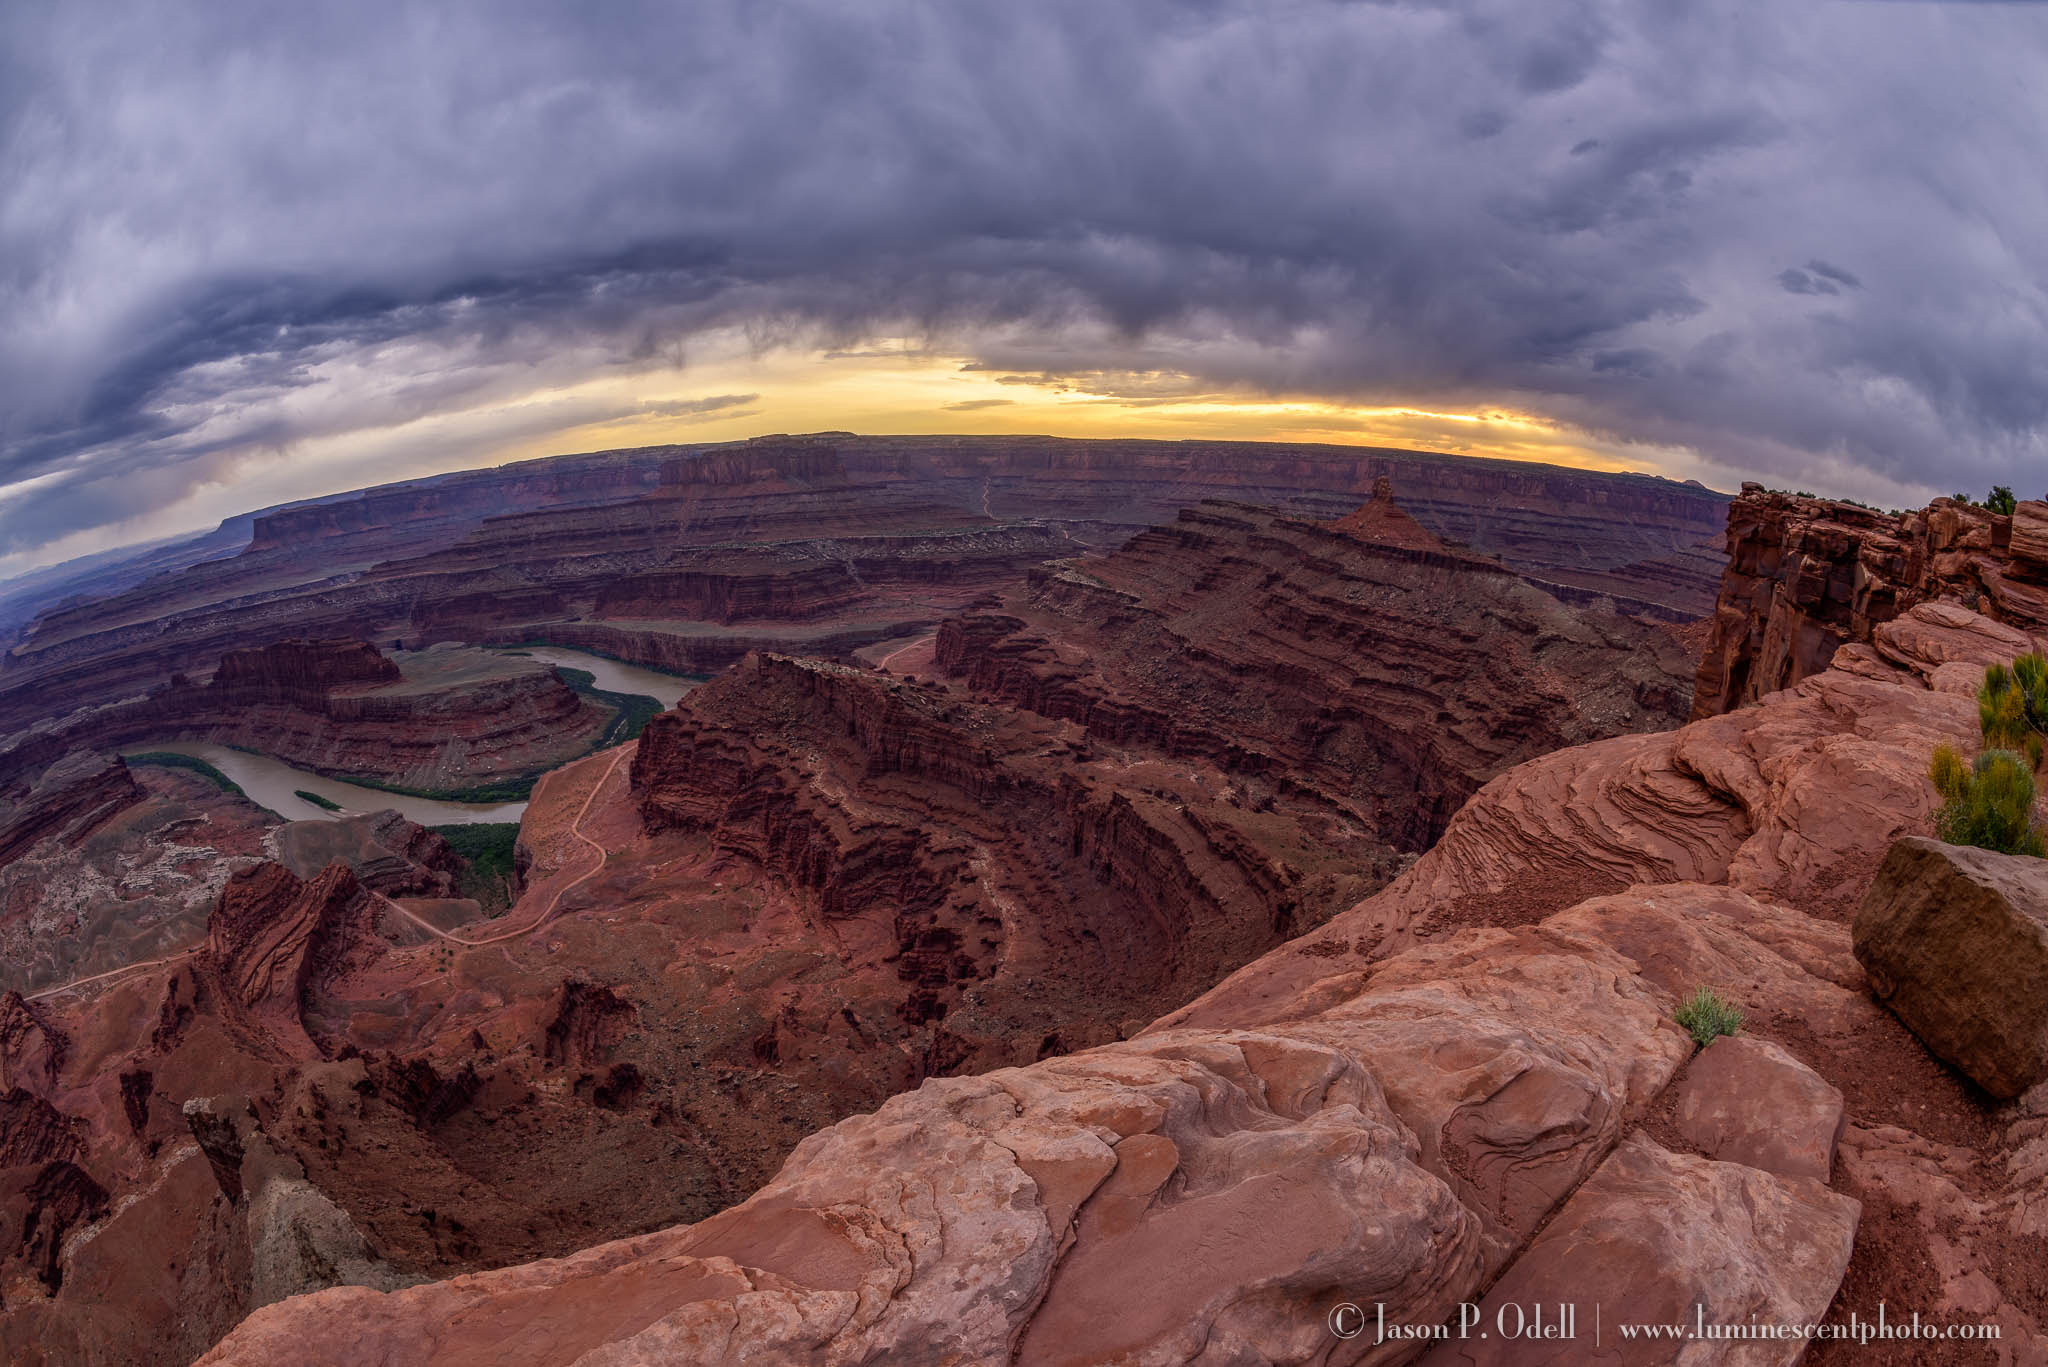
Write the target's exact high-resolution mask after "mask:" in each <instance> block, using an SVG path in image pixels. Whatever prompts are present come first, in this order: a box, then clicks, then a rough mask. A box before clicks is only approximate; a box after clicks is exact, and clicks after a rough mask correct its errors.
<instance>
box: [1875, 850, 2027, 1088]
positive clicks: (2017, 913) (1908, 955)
mask: <svg viewBox="0 0 2048 1367" xmlns="http://www.w3.org/2000/svg"><path fill="white" fill-rule="evenodd" d="M1854 934H1855V947H1856V958H1857V959H1858V960H1859V961H1860V962H1861V963H1862V965H1863V967H1864V971H1865V972H1867V973H1868V974H1869V975H1870V985H1871V988H1872V990H1873V991H1875V992H1876V993H1877V995H1878V997H1879V998H1880V999H1882V1000H1883V1001H1884V1003H1885V1004H1886V1005H1887V1006H1889V1007H1891V1009H1892V1010H1893V1011H1894V1012H1896V1013H1897V1015H1898V1017H1899V1019H1900V1020H1902V1021H1904V1022H1905V1023H1906V1025H1907V1027H1908V1028H1909V1029H1911V1030H1912V1032H1913V1033H1914V1034H1916V1035H1918V1036H1919V1037H1920V1038H1921V1040H1922V1041H1924V1042H1925V1043H1926V1045H1927V1047H1928V1048H1929V1049H1931V1050H1933V1051H1934V1052H1935V1053H1936V1054H1938V1055H1940V1056H1941V1057H1942V1058H1944V1059H1946V1060H1947V1061H1948V1062H1950V1063H1952V1064H1954V1065H1955V1066H1956V1067H1957V1068H1959V1069H1960V1070H1962V1072H1963V1073H1965V1074H1966V1075H1968V1076H1969V1078H1970V1079H1971V1080H1972V1081H1974V1082H1975V1083H1976V1084H1977V1085H1978V1086H1980V1087H1982V1088H1983V1089H1984V1090H1985V1091H1987V1092H1989V1093H1991V1095H1993V1096H1995V1097H1999V1098H2001V1099H2006V1100H2009V1099H2011V1098H2013V1097H2016V1096H2018V1095H2020V1093H2022V1092H2024V1091H2026V1090H2027V1089H2028V1088H2029V1087H2031V1086H2033V1085H2034V1084H2035V1083H2037V1082H2039V1081H2041V1080H2042V1079H2043V1078H2044V1077H2048V860H2043V859H2030V858H2027V857H2025V856H2020V855H2004V854H1994V853H1992V852H1991V851H1989V850H1978V849H1968V848H1964V847H1960V846H1956V845H1944V844H1941V843H1940V842H1939V841H1934V840H1928V839H1924V838H1921V837H1917V836H1916V837H1909V838H1907V839H1905V840H1901V841H1899V842H1898V843H1897V844H1896V845H1894V846H1892V848H1891V852H1890V853H1889V854H1887V855H1886V856H1885V860H1884V863H1883V864H1882V865H1880V866H1879V868H1878V871H1877V877H1876V879H1875V880H1874V881H1873V882H1872V883H1871V885H1870V891H1869V892H1868V893H1867V894H1865V896H1864V899H1863V906H1862V909H1861V910H1860V911H1858V912H1857V914H1856V924H1855V928H1854Z"/></svg>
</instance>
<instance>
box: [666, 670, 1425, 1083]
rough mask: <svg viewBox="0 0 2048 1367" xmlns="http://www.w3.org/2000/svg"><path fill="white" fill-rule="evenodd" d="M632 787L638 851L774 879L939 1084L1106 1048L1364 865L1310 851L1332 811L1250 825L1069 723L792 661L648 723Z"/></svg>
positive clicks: (1202, 786)
mask: <svg viewBox="0 0 2048 1367" xmlns="http://www.w3.org/2000/svg"><path fill="white" fill-rule="evenodd" d="M632 780H633V790H634V794H635V800H636V802H637V805H638V808H639V812H640V816H641V818H642V820H643V822H644V823H645V825H646V827H647V828H648V829H649V830H650V831H655V832H659V831H663V830H675V831H678V832H690V833H701V834H703V835H705V836H708V837H709V839H710V842H711V844H712V846H713V848H714V849H716V850H719V851H721V852H724V853H726V854H728V855H730V856H734V857H737V858H740V859H743V860H745V861H746V862H747V863H749V864H752V865H754V866H756V867H759V868H761V869H763V870H765V871H767V872H769V873H770V874H771V875H773V877H774V878H775V879H776V880H777V881H778V882H779V883H781V884H782V885H783V886H784V887H787V888H789V889H790V890H792V891H793V892H795V893H796V894H798V895H799V896H801V897H802V898H803V899H804V900H805V902H806V903H808V904H810V905H812V906H814V908H815V911H814V913H813V914H814V915H815V916H816V917H817V918H818V924H819V926H820V928H821V929H823V930H825V931H826V932H827V933H828V934H829V935H830V937H831V938H832V939H833V940H834V941H836V942H837V943H838V944H839V945H841V946H842V947H843V950H842V958H843V959H844V961H845V962H846V964H847V967H848V968H850V969H852V970H853V971H854V972H856V973H859V974H867V973H875V972H882V973H885V974H887V975H889V976H891V977H894V978H895V979H897V980H899V981H900V982H902V983H903V984H904V989H903V994H902V997H901V1000H900V1002H899V1004H898V1005H897V1006H896V1008H895V1010H894V1012H893V1014H894V1015H895V1016H896V1017H897V1020H896V1021H895V1022H892V1023H890V1024H888V1025H886V1026H883V1027H881V1028H882V1029H883V1031H884V1033H885V1034H886V1035H892V1036H893V1035H897V1034H900V1033H901V1032H902V1031H903V1030H904V1029H905V1028H906V1027H908V1028H916V1027H922V1026H925V1025H926V1024H927V1023H932V1024H934V1025H935V1027H936V1029H935V1033H934V1035H933V1038H932V1044H931V1047H932V1048H933V1049H936V1050H937V1051H938V1056H939V1057H940V1058H942V1059H944V1061H945V1062H944V1066H945V1067H947V1068H949V1069H950V1068H957V1067H961V1066H968V1065H977V1064H978V1066H983V1067H986V1066H993V1065H994V1064H997V1063H1001V1062H1011V1061H1016V1059H1017V1055H1018V1051H1019V1049H1020V1047H1021V1048H1023V1049H1024V1050H1025V1057H1027V1058H1028V1057H1030V1056H1032V1054H1031V1051H1034V1050H1036V1049H1037V1048H1038V1045H1039V1041H1047V1042H1049V1046H1050V1047H1053V1048H1057V1049H1068V1048H1076V1047H1080V1046H1082V1045H1083V1044H1085V1043H1094V1042H1098V1041H1100V1040H1102V1039H1105V1038H1114V1037H1115V1035H1116V1033H1117V1028H1118V1023H1119V1022H1121V1021H1124V1020H1128V1019H1132V1018H1137V1019H1141V1020H1142V1019H1149V1018H1150V1017H1151V1016H1153V1015H1156V1014H1158V1011H1159V1010H1161V1009H1163V1008H1164V1007H1165V1006H1166V1005H1168V1004H1170V1003H1171V1002H1173V1001H1174V1000H1176V999H1177V998H1180V997H1184V996H1185V995H1186V994H1187V993H1188V992H1189V991H1191V990H1196V989H1197V985H1198V984H1203V983H1207V982H1213V981H1214V980H1215V979H1216V978H1218V977H1220V976H1221V975H1222V974H1223V973H1225V972H1227V971H1228V970H1229V968H1230V967H1231V966H1233V965H1234V964H1237V963H1241V962H1243V961H1244V960H1246V959H1248V958H1251V957H1253V956H1255V955H1256V954H1258V953H1259V952H1261V951H1262V950H1263V949H1264V948H1266V947H1268V946H1270V945H1271V944H1274V943H1277V942H1278V940H1279V939H1282V938H1284V937H1285V936H1286V935H1287V934H1289V933H1290V932H1291V931H1292V930H1293V929H1294V928H1296V927H1297V926H1299V925H1302V924H1307V923H1310V922H1312V921H1314V920H1316V919H1319V918H1320V917H1321V916H1324V915H1327V914H1329V913H1330V912H1331V911H1332V910H1334V909H1335V905H1336V904H1338V903H1337V899H1341V897H1342V896H1343V890H1344V889H1345V888H1347V887H1355V886H1356V881H1355V880H1356V879H1357V877H1358V874H1357V873H1356V872H1354V869H1356V868H1358V867H1360V865H1358V864H1352V863H1351V862H1350V861H1347V860H1345V859H1343V858H1338V857H1333V856H1332V855H1331V854H1329V853H1319V852H1318V851H1317V850H1316V842H1315V841H1314V840H1312V839H1310V838H1308V836H1307V835H1306V834H1305V832H1304V830H1303V828H1302V825H1301V824H1300V823H1301V821H1302V819H1303V818H1304V817H1311V818H1313V820H1314V821H1315V823H1316V825H1317V827H1318V828H1320V827H1322V826H1325V825H1328V824H1330V819H1329V817H1328V816H1327V814H1325V813H1323V812H1320V811H1314V810H1308V809H1304V808H1303V807H1302V806H1301V804H1297V803H1294V802H1291V801H1290V802H1288V803H1286V804H1284V805H1283V804H1280V803H1278V802H1276V801H1272V800H1267V801H1265V802H1264V803H1263V810H1258V809H1257V808H1258V807H1260V805H1261V804H1260V803H1251V802H1246V801H1245V800H1244V799H1243V797H1242V796H1240V795H1239V794H1238V793H1236V792H1235V791H1234V790H1232V789H1231V788H1230V787H1229V785H1228V784H1220V785H1213V786H1212V785H1211V784H1210V783H1206V782H1204V781H1202V775H1201V774H1200V773H1199V771H1188V770H1186V769H1185V768H1184V767H1183V768H1182V769H1181V770H1179V771H1176V770H1174V769H1173V768H1171V767H1169V766H1167V765H1164V764H1159V763H1157V762H1149V761H1147V760H1146V759H1145V758H1144V756H1143V754H1142V752H1139V753H1136V754H1127V753H1122V752H1115V753H1107V752H1106V753H1102V754H1096V753H1095V752H1094V750H1093V748H1092V742H1091V741H1090V740H1089V739H1088V738H1087V737H1086V736H1085V735H1084V734H1083V733H1082V732H1081V730H1080V729H1079V728H1077V727H1074V726H1072V725H1067V724H1061V723H1058V722H1053V721H1049V720H1045V719H1042V718H1039V717H1036V716H1030V715H1021V716H1020V715H1019V714H1016V713H1013V712H1009V711H1007V710H1004V709H999V708H992V707H987V706H982V705H978V704H974V703H969V702H965V701H962V700H960V699H958V698H956V697H954V696H951V695H949V694H947V693H945V692H944V691H942V690H939V689H936V688H933V687H931V686H929V685H919V684H915V683H910V682H905V681H903V680H899V679H893V678H890V677H888V676H886V675H881V674H876V673H873V672H870V671H866V670H861V669H855V668H850V667H847V666H841V665H833V664H829V663H824V662H817V661H803V660H795V659H790V658H788V657H785V656H776V655H759V656H751V657H749V658H748V659H746V660H745V661H742V662H741V663H740V664H739V665H736V666H735V667H734V668H733V669H732V670H731V671H729V672H728V673H727V674H725V675H723V676H721V677H720V678H719V679H717V680H715V681H713V682H712V683H710V684H708V685H706V686H705V687H704V688H702V689H699V690H697V691H696V692H694V693H692V694H690V695H689V696H688V697H687V698H686V699H685V700H684V702H683V704H682V705H681V706H680V707H679V708H678V709H677V710H676V711H673V712H669V713H665V714H663V715H662V716H659V717H656V718H655V719H654V720H653V721H652V722H651V723H649V725H648V728H647V731H646V733H645V734H644V735H643V736H642V738H641V741H640V744H639V748H638V750H637V752H636V754H635V756H634V760H633V768H632ZM1350 835H1351V841H1350V843H1351V844H1352V845H1353V846H1354V847H1356V848H1358V849H1359V850H1361V851H1363V850H1365V849H1368V848H1369V847H1370V837H1369V834H1368V833H1366V832H1364V831H1363V830H1361V829H1359V828H1357V827H1355V826H1354V827H1353V828H1352V830H1351V832H1350ZM1381 855H1382V858H1385V857H1386V851H1385V850H1384V848H1383V847H1382V849H1381ZM1361 862H1362V861H1361ZM1363 867H1366V868H1369V867H1370V865H1369V864H1364V865H1363ZM773 1033H774V1032H773V1031H772V1030H771V1031H770V1032H769V1039H770V1040H771V1041H772V1037H773ZM773 1047H774V1046H773V1045H772V1043H764V1044H763V1048H764V1049H772V1048H773Z"/></svg>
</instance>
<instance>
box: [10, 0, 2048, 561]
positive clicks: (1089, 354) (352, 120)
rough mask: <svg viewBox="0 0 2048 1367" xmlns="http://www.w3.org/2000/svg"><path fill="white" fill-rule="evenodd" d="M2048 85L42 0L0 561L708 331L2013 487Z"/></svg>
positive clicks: (589, 13) (1416, 41) (1548, 20)
mask: <svg viewBox="0 0 2048 1367" xmlns="http://www.w3.org/2000/svg"><path fill="white" fill-rule="evenodd" d="M2044 59H2048V7H2042V6H2038V5H1977V4H1961V5H1959V4H1931V3H1929V4H1913V3H1856V2H1855V0H1823V3H1819V4H1814V5H1769V4H1762V3H1757V4H1745V5H1731V6H1714V7H1700V6H1693V5H1683V4H1677V3H1669V2H1666V0H1657V2H1653V3H1641V2H1640V0H1631V2H1629V3H1618V2H1617V3H1599V2H1597V0H1584V2H1583V3H1578V2H1573V0H1488V2H1486V3H1475V4H1458V5H1450V4H1431V3H1322V2H1316V0H1295V2H1293V3H1285V2H1283V3H1270V2H1269V0H1256V2H1247V3H1230V2H1229V0H1124V2H1123V3H1118V4H1110V5H1105V4H1101V3H1097V2H1096V0H1045V2H1044V3H1036V4H1031V5H1011V6H993V5H953V4H934V3H910V2H908V0H864V2H863V3H862V4H859V5H845V4H842V3H837V2H836V0H814V2H813V3H793V2H788V0H729V2H723V3H721V2H720V0H702V2H701V3H696V4H692V5H688V6H676V5H671V4H660V5H653V4H650V5H646V6H644V7H640V6H634V5H631V4H623V3H622V4H612V5H603V6H581V7H571V6H561V5H556V4H519V3H494V4H489V5H483V4H478V5H472V6H461V5H449V6H433V7H426V6H418V5H396V4H394V5H379V4H375V3H354V4H350V5H347V6H339V5H336V6H319V5H314V6H276V5H268V4H254V3H250V4H236V3H216V4H211V5H207V6H202V7H191V8H188V9H186V10H183V11H177V10H174V9H172V8H167V7H163V6H159V5H151V4H142V3H138V4H133V5H127V4H121V3H94V4H87V5H75V4H74V5H58V4H44V3H36V2H35V0H30V2H29V3H23V4H15V5H10V6H8V7H6V8H5V9H4V11H0V553H19V552H22V551H24V550H27V549H31V548H33V547H35V546H38V545H41V544H44V543H49V542H52V541H54V540H56V539H57V538H59V537H61V536H63V535H64V534H66V533H69V532H74V531H77V530H78V529H81V528H90V527H95V526H105V525H112V524H116V523H120V522H123V521H124V520H127V519H132V518H135V517H137V516H138V515H141V514H145V513H147V512H148V511H149V510H151V509H154V508H161V507H164V506H166V505H168V504H169V503H172V502H175V501H176V499H178V498H179V497H181V496H183V495H184V494H186V493H188V492H189V491H191V490H192V489H194V488H197V487H200V486H203V485H219V484H223V483H231V482H234V481H236V480H238V479H241V478H243V477H244V476H245V475H246V474H247V472H249V471H250V470H252V469H254V468H257V467H259V466H270V465H275V464H276V463H278V462H289V461H290V460H292V459H293V453H294V452H296V451H298V450H300V449H301V448H302V447H303V446H304V445H305V444H306V443H308V442H312V441H318V440H329V441H335V440H344V441H345V439H346V438H347V437H348V435H349V434H350V433H351V432H355V431H361V430H366V429H370V428H382V427H389V426H391V425H393V424H396V423H402V422H405V421H408V420H411V419H417V418H420V417H423V416H431V415H433V414H435V413H439V412H444V411H448V410H450V409H455V408H460V409H463V410H465V411H476V410H485V411H490V410H491V406H492V405H493V404H496V403H503V404H506V405H507V408H506V409H505V411H504V413H503V414H502V415H499V416H498V417H496V418H494V419H493V421H492V423H491V424H489V425H488V427H489V432H490V433H491V434H492V439H494V440H496V439H502V438H503V437H504V435H505V434H506V433H514V432H521V433H544V432H546V431H549V430H555V429H558V428H559V429H566V428H567V427H570V426H573V425H575V424H577V423H579V422H589V421H595V420H599V419H603V418H605V417H607V416H612V415H613V414H611V412H610V411H609V410H607V409H605V408H604V406H603V405H602V404H595V405H594V401H590V400H584V399H576V400H570V399H563V400H561V401H559V402H557V403H554V404H553V405H552V406H551V405H550V404H549V403H545V402H543V403H535V402H533V401H532V397H531V396H533V395H534V394H536V393H545V392H549V391H552V390H556V389H566V388H568V387H570V386H573V385H574V384H575V383H577V382H578V381H581V380H584V379H587V378H589V377H590V376H593V375H601V374H607V373H619V374H631V373H636V372H639V371H646V370H654V369H669V370H674V369H677V368H681V369H682V371H683V372H684V373H685V374H687V372H688V367H689V364H690V355H691V349H692V345H693V339H696V338H699V337H702V336H704V335H705V334H707V333H708V332H710V331H712V330H716V329H739V330H740V331H741V332H742V334H743V335H745V336H747V337H749V338H750V339H753V340H754V341H755V342H756V344H758V345H760V346H762V347H772V346H776V345H782V344H787V345H792V346H813V347H818V348H821V349H822V348H830V347H841V348H848V347H858V346H860V345H861V344H863V343H864V342H865V341H868V340H870V339H875V338H905V337H909V338H913V339H917V340H919V341H920V342H922V343H923V344H925V345H928V346H930V347H932V348H934V349H938V350H944V351H947V352H949V353H950V354H957V355H961V356H966V357H969V358H972V360H973V362H974V363H975V364H977V365H978V366H981V367H984V368H987V369H990V370H993V371H998V372H1001V373H1003V374H1004V375H1005V376H1010V375H1015V376H1017V377H1019V378H1020V379H1021V380H1024V381H1026V382H1042V383H1048V384H1054V385H1061V384H1070V383H1073V382H1074V377H1094V378H1093V379H1092V380H1091V381H1090V388H1091V391H1092V392H1096V393H1105V394H1117V393H1125V392H1128V397H1129V401H1130V402H1132V403H1143V402H1147V401H1148V399H1147V395H1148V394H1151V393H1165V392H1196V391H1202V392H1215V393H1226V394H1241V395H1297V396H1320V397H1326V398H1329V399H1332V400H1336V401H1341V402H1347V403H1360V404H1371V403H1404V404H1406V403H1431V404H1438V405H1446V406H1448V405H1511V406H1514V407H1516V408H1519V409H1522V410H1525V411H1529V412H1533V413H1536V414H1540V415H1544V416H1547V417H1549V418H1552V419H1554V420H1557V421H1559V422H1563V423H1568V424H1572V425H1573V426H1575V427H1576V428H1577V429H1579V430H1582V431H1584V432H1586V433H1588V434H1590V435H1592V436H1596V437H1598V438H1600V439H1603V440H1607V441H1613V442H1621V443H1641V444H1644V445H1646V446H1653V447H1660V448H1680V449H1683V450H1685V451H1688V452H1691V453H1693V454H1692V457H1691V459H1692V460H1693V461H1694V462H1695V466H1694V468H1695V469H1696V470H1698V471H1699V472H1701V473H1704V474H1706V475H1707V476H1708V477H1709V478H1712V477H1714V475H1715V474H1716V473H1718V474H1720V475H1721V476H1723V477H1724V478H1725V479H1732V478H1734V477H1739V476H1741V475H1745V474H1758V475H1763V476H1765V477H1768V478H1773V479H1775V480H1777V481H1779V482H1783V483H1787V484H1795V483H1796V484H1802V485H1806V486H1809V487H1814V486H1819V487H1828V488H1832V489H1836V490H1839V491H1840V492H1844V493H1865V494H1866V495H1867V496H1868V495H1872V494H1874V495H1876V496H1888V495H1897V494H1900V493H1911V492H1914V491H1921V490H1931V489H1934V488H1937V487H1938V488H1940V489H1943V490H1946V489H1950V488H1954V487H1964V488H1969V489H1981V488H1983V487H1985V486H1988V485H1989V484H1991V483H1994V482H1997V483H2006V484H2012V485H2015V486H2018V487H2020V489H2021V492H2022V493H2023V494H2039V493H2041V492H2042V489H2043V487H2048V295H2044V280H2048V182H2044V181H2043V179H2042V178H2041V177H2040V176H2039V175H2038V174H2037V171H2038V161H2039V148H2040V146H2041V141H2042V135H2043V132H2044V129H2048V84H2044V83H2043V82H2041V81H2040V80H2039V79H2038V73H2039V72H2040V71H2041V70H2042V69H2043V63H2044ZM1119 377H1124V378H1123V379H1122V380H1120V379H1119ZM1120 384H1121V386H1122V388H1119V385H1120ZM752 398H753V396H752V395H734V394H708V395H702V396H700V397H699V398H696V399H689V400H680V401H673V402H672V403H671V407H672V408H673V410H674V414H673V415H681V416H687V415H688V414H689V413H691V412H698V413H703V414H706V415H709V414H713V413H719V414H724V413H732V412H739V411H745V410H743V409H742V408H741V406H742V405H744V404H747V403H749V402H751V401H752ZM691 404H699V405H701V406H700V407H698V408H695V409H692V408H691V407H690V405H691ZM593 405H594V406H593ZM630 408H631V405H626V406H625V409H622V410H621V411H626V410H629V409H630ZM766 418H767V419H769V420H772V418H773V415H772V413H771V414H767V415H766ZM551 425H552V427H551ZM469 439H472V440H474V439H476V438H474V436H473V435H472V437H471V438H469ZM391 459H396V457H391ZM363 473H364V474H365V476H366V477H367V476H373V475H374V476H378V477H391V476H392V475H395V474H403V473H405V470H403V469H402V468H391V469H385V468H382V467H380V468H377V469H366V470H365V471H364V472H363ZM355 482H361V481H355ZM2036 486H2042V487H2036Z"/></svg>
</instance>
